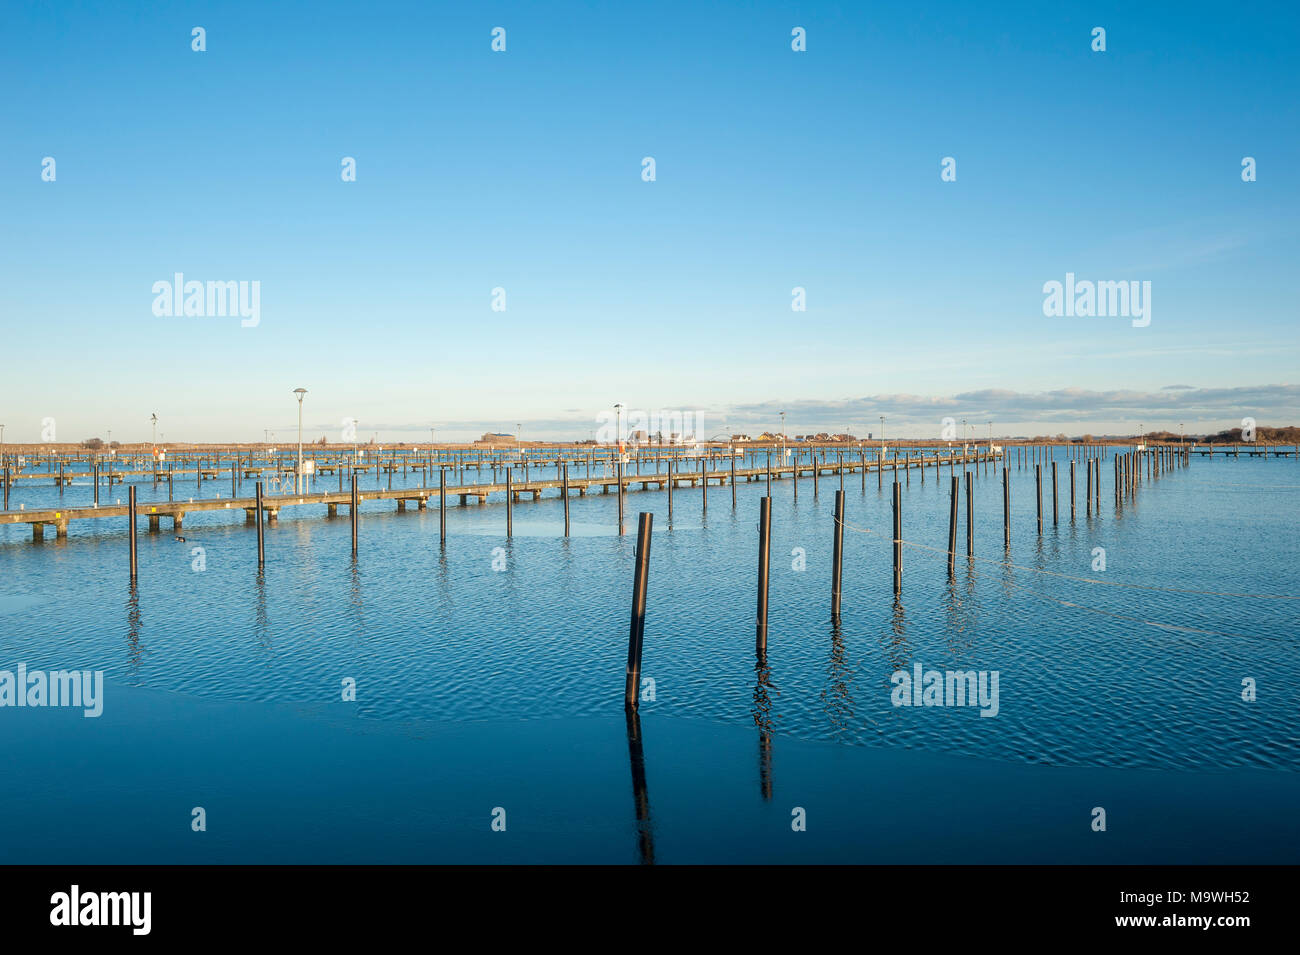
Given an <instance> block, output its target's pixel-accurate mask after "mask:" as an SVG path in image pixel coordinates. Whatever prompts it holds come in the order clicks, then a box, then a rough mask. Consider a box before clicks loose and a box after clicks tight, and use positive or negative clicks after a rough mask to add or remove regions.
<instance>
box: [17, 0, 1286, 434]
mask: <svg viewBox="0 0 1300 955" xmlns="http://www.w3.org/2000/svg"><path fill="white" fill-rule="evenodd" d="M987 6H989V7H990V9H975V7H974V5H971V4H967V3H935V4H929V3H926V4H917V3H885V4H875V3H873V4H862V3H844V4H777V3H743V4H742V3H723V4H719V3H657V4H650V5H646V4H597V3H539V2H536V0H534V2H529V3H486V4H457V5H451V4H433V3H427V2H421V3H392V4H383V5H367V4H353V3H347V4H342V3H334V2H329V0H324V2H311V3H275V4H271V3H265V2H256V3H253V2H249V3H211V4H203V3H199V4H181V3H170V4H169V3H151V4H148V5H143V4H141V5H136V4H126V5H124V4H110V3H92V4H57V3H31V2H12V0H11V2H8V3H6V5H5V7H4V15H3V22H2V24H0V29H2V30H3V35H2V36H0V82H2V83H3V88H4V90H5V95H4V97H3V98H2V99H0V222H2V223H3V229H0V333H2V335H0V353H3V354H4V355H5V360H4V362H3V365H0V368H3V371H2V372H0V423H4V424H5V425H7V433H6V440H11V441H23V440H27V441H35V440H37V439H38V437H39V434H40V430H41V419H42V418H45V417H53V418H55V419H56V421H57V426H58V438H59V439H60V440H77V439H81V438H84V437H88V436H90V435H93V434H97V435H100V436H104V435H105V432H106V431H107V430H108V429H110V428H111V429H112V431H113V437H114V439H118V438H121V439H122V440H131V439H143V438H147V437H148V434H149V426H148V420H149V415H150V414H151V413H154V412H156V413H157V414H158V415H159V418H160V419H161V422H162V423H161V424H160V428H161V430H162V431H163V433H164V434H165V435H166V436H167V439H168V440H173V439H182V438H184V439H193V440H234V439H242V440H251V439H255V438H256V439H260V438H261V436H262V433H263V430H264V429H267V428H270V429H274V430H277V431H279V432H280V433H281V434H285V433H287V432H288V431H289V430H290V429H292V428H293V427H295V422H296V414H295V405H294V399H293V397H292V395H291V391H292V389H293V388H295V387H298V386H303V387H306V388H308V389H309V391H310V393H309V395H308V397H307V404H306V406H305V407H306V420H307V431H308V436H309V437H312V438H314V437H318V436H319V435H321V434H327V435H329V436H330V437H331V438H335V437H337V435H338V430H339V421H340V419H341V418H343V417H356V418H358V419H359V421H360V431H361V432H362V434H363V435H364V436H367V437H368V436H369V435H370V434H371V433H373V432H378V433H379V436H380V439H381V440H387V441H395V440H419V439H421V438H424V439H427V437H428V427H429V425H430V424H436V425H437V426H438V428H439V435H440V436H441V437H446V438H448V439H451V438H463V437H470V436H477V434H478V433H480V432H481V431H484V430H489V429H490V430H501V431H513V430H514V426H515V423H516V422H523V424H524V434H525V437H528V436H529V435H532V436H535V437H539V438H540V437H548V436H572V437H585V436H587V435H588V433H589V432H590V431H591V429H593V428H595V427H596V422H595V418H596V415H597V414H598V413H599V412H600V411H601V410H603V409H606V408H608V407H610V406H611V405H612V404H613V403H614V402H616V401H622V402H624V403H625V404H626V405H627V406H628V407H629V408H634V409H647V410H654V409H678V410H700V411H702V412H703V413H704V415H705V420H706V421H708V422H713V421H716V423H717V424H716V430H719V431H720V430H723V429H724V428H726V429H730V430H746V431H757V430H762V429H763V428H765V427H775V426H777V417H776V412H777V411H778V410H786V411H787V412H788V416H787V421H788V427H789V430H790V431H791V432H792V433H793V432H797V431H802V430H813V429H816V430H822V429H829V430H843V429H844V428H846V427H852V428H853V429H854V430H855V431H862V432H865V431H867V430H873V429H876V426H877V416H878V415H879V414H882V413H883V414H888V415H889V420H890V421H891V422H893V424H891V425H890V427H891V430H893V431H895V432H896V433H911V434H916V435H927V436H931V435H935V434H936V433H937V431H938V428H939V421H940V418H941V417H942V416H944V415H955V416H957V417H959V418H960V417H962V416H967V417H970V418H971V419H972V420H976V419H978V420H980V421H984V420H986V419H989V418H991V419H993V420H994V422H995V424H994V429H995V431H997V432H1000V433H1002V432H1005V433H1026V432H1027V433H1046V432H1051V433H1055V432H1056V431H1068V432H1071V433H1079V432H1082V431H1097V432H1102V431H1109V430H1128V431H1132V430H1134V429H1135V428H1136V425H1137V422H1138V421H1139V420H1142V421H1143V422H1144V423H1145V424H1147V426H1148V427H1151V426H1171V425H1172V426H1173V427H1175V428H1176V426H1177V422H1178V421H1179V420H1186V421H1187V423H1188V426H1189V430H1193V422H1195V423H1197V425H1198V426H1199V427H1201V428H1203V429H1207V428H1211V427H1220V426H1227V425H1233V424H1236V423H1238V422H1239V421H1240V419H1241V418H1242V417H1244V416H1253V417H1255V418H1257V419H1258V420H1259V421H1260V422H1261V423H1263V424H1293V423H1300V388H1297V386H1295V385H1294V384H1292V382H1294V381H1295V369H1296V368H1297V367H1300V362H1298V360H1297V359H1298V358H1300V354H1298V352H1300V335H1298V334H1297V330H1298V310H1300V304H1298V302H1300V300H1298V298H1297V293H1296V283H1297V281H1298V280H1300V269H1298V268H1297V263H1298V262H1300V255H1298V254H1297V253H1300V242H1298V240H1297V211H1298V209H1297V206H1298V203H1297V195H1298V190H1297V180H1296V175H1297V169H1300V150H1298V149H1297V145H1298V141H1300V132H1298V130H1300V123H1298V122H1297V120H1298V118H1300V117H1298V116H1297V113H1298V112H1300V109H1298V106H1297V104H1298V103H1300V88H1298V87H1300V83H1298V82H1297V68H1296V63H1297V60H1298V58H1300V54H1298V52H1297V51H1298V50H1300V13H1298V12H1297V9H1296V7H1295V5H1294V4H1269V3H1265V4H1250V5H1249V6H1248V7H1241V6H1239V5H1233V4H1226V3H1225V4H1194V3H1193V4H1187V3H1176V4H1175V3H1166V4H1132V3H1087V4H1082V3H1065V4H1043V3H1041V2H1037V3H1015V4H1002V3H1000V4H997V5H987ZM195 26H201V27H203V28H205V30H206V31H207V51H206V52H203V53H196V52H193V51H192V50H191V29H192V28H193V27H195ZM496 26H501V27H504V28H505V29H506V31H507V34H506V35H507V50H506V52H505V53H494V52H492V50H491V49H490V43H491V30H492V28H493V27H496ZM796 26H801V27H804V28H805V29H806V31H807V51H806V52H803V53H796V52H793V51H792V50H791V48H790V39H791V37H790V33H791V29H792V28H793V27H796ZM1096 26H1102V27H1104V28H1105V29H1106V31H1107V51H1106V52H1105V53H1095V52H1093V50H1092V49H1091V41H1092V38H1091V31H1092V28H1093V27H1096ZM47 156H50V157H54V159H55V160H56V163H57V166H56V170H57V179H56V180H55V181H54V182H44V181H42V178H41V168H42V165H41V164H42V160H43V158H44V157H47ZM344 156H351V157H355V159H356V162H357V181H356V182H350V183H345V182H343V181H341V179H340V168H341V167H340V163H341V160H342V158H343V157H344ZM644 156H653V157H654V158H655V160H656V165H657V170H656V172H657V180H656V181H655V182H644V181H642V178H641V160H642V157H644ZM945 156H952V157H954V158H955V159H956V161H957V181H956V182H941V181H940V175H939V174H940V161H941V159H942V158H943V157H945ZM1244 156H1252V157H1255V159H1256V160H1257V163H1258V181H1256V182H1252V183H1244V182H1242V180H1241V161H1242V157H1244ZM175 272H183V273H184V274H185V276H186V278H187V279H198V280H201V281H208V280H219V281H228V280H257V281H259V282H260V283H261V316H260V319H261V320H260V324H259V325H258V326H257V327H256V328H242V327H240V324H239V321H238V319H231V318H198V317H156V316H155V315H154V314H153V312H152V310H151V306H152V303H153V299H154V295H153V293H152V291H151V289H152V286H153V283H154V282H156V281H159V280H170V279H171V277H172V275H173V273H175ZM1067 272H1074V273H1076V275H1077V276H1078V277H1079V278H1080V279H1093V280H1138V281H1150V282H1151V283H1152V303H1151V305H1152V310H1151V324H1150V325H1149V326H1148V327H1146V328H1134V327H1132V325H1131V323H1130V321H1129V320H1127V319H1124V318H1047V317H1045V316H1044V315H1043V310H1042V303H1043V298H1044V295H1043V292H1042V287H1043V283H1045V282H1048V281H1051V280H1058V281H1063V280H1064V278H1065V274H1066V273H1067ZM795 286H801V287H804V288H806V289H807V311H806V312H794V311H792V310H791V307H790V306H791V289H792V288H794V287H795ZM495 287H503V288H504V289H505V290H506V302H507V310H506V311H505V312H496V311H493V310H492V309H491V307H490V305H491V294H492V289H493V288H495ZM980 430H981V432H983V431H984V430H985V429H984V427H981V429H980Z"/></svg>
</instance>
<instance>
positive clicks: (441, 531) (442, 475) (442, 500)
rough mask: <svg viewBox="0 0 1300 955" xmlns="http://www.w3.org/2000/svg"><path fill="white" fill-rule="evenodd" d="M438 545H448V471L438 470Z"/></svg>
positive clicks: (444, 469)
mask: <svg viewBox="0 0 1300 955" xmlns="http://www.w3.org/2000/svg"><path fill="white" fill-rule="evenodd" d="M438 543H439V544H446V543H447V469H446V468H441V467H440V468H438Z"/></svg>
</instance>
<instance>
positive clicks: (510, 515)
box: [506, 468, 623, 538]
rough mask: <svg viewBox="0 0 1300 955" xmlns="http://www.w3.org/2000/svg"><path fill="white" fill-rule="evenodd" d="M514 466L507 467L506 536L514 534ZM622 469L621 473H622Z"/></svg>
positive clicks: (620, 518) (620, 526)
mask: <svg viewBox="0 0 1300 955" xmlns="http://www.w3.org/2000/svg"><path fill="white" fill-rule="evenodd" d="M514 473H515V469H514V468H506V537H507V538H509V537H511V536H513V535H514V527H515V524H514V519H515V491H514ZM621 473H622V472H621V470H620V474H621ZM618 530H619V533H620V534H621V533H622V532H623V498H622V496H621V495H620V496H619V499H618Z"/></svg>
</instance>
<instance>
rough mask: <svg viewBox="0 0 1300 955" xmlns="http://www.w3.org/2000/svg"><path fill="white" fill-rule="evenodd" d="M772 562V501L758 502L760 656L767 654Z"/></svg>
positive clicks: (757, 624) (758, 629)
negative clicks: (768, 598) (768, 594)
mask: <svg viewBox="0 0 1300 955" xmlns="http://www.w3.org/2000/svg"><path fill="white" fill-rule="evenodd" d="M771 562H772V499H771V498H770V497H764V498H763V499H762V500H761V501H759V502H758V613H757V621H756V628H755V630H756V633H755V639H756V643H757V650H758V652H759V653H760V654H766V653H767V586H768V574H769V570H770V567H771Z"/></svg>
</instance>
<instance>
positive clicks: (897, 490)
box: [894, 481, 903, 597]
mask: <svg viewBox="0 0 1300 955" xmlns="http://www.w3.org/2000/svg"><path fill="white" fill-rule="evenodd" d="M902 592H903V487H902V485H901V484H899V483H898V482H897V481H895V482H894V596H895V597H898V595H899V594H901V593H902Z"/></svg>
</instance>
